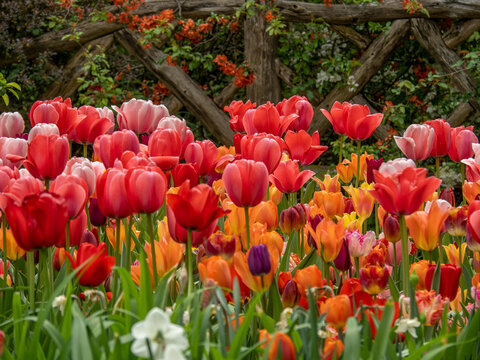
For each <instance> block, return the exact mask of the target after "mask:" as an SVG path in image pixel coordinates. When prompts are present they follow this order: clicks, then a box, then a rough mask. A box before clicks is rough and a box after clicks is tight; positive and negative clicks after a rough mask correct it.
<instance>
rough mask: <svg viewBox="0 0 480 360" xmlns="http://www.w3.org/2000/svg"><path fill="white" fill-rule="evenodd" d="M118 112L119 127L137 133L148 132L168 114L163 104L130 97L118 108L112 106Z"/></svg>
mask: <svg viewBox="0 0 480 360" xmlns="http://www.w3.org/2000/svg"><path fill="white" fill-rule="evenodd" d="M112 108H113V109H114V110H115V111H116V112H117V113H118V115H117V122H118V126H119V127H120V129H128V130H132V131H133V132H135V133H137V134H145V133H147V134H150V133H152V132H153V131H154V130H155V129H156V128H157V126H158V123H159V122H160V120H161V119H162V118H164V117H165V116H168V115H169V114H168V110H167V108H166V107H165V106H164V105H154V104H153V103H152V102H151V101H150V100H148V101H145V100H137V99H131V100H130V101H128V102H124V103H123V104H122V106H121V107H120V108H118V107H117V106H112Z"/></svg>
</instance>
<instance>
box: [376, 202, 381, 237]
mask: <svg viewBox="0 0 480 360" xmlns="http://www.w3.org/2000/svg"><path fill="white" fill-rule="evenodd" d="M379 231H380V225H379V223H378V203H377V202H376V201H375V234H376V235H377V237H378V234H379Z"/></svg>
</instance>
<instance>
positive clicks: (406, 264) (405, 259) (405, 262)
mask: <svg viewBox="0 0 480 360" xmlns="http://www.w3.org/2000/svg"><path fill="white" fill-rule="evenodd" d="M400 231H401V234H402V240H401V241H402V277H403V278H402V282H403V292H404V294H405V296H407V297H408V296H409V293H410V291H409V271H410V257H409V254H408V233H407V224H406V223H405V215H400Z"/></svg>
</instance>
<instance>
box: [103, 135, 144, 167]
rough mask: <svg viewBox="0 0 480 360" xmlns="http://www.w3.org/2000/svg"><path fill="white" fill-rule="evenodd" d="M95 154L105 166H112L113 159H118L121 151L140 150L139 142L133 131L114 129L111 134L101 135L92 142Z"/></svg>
mask: <svg viewBox="0 0 480 360" xmlns="http://www.w3.org/2000/svg"><path fill="white" fill-rule="evenodd" d="M93 150H94V151H95V154H97V155H98V157H100V159H101V160H102V162H103V164H104V165H105V167H106V168H111V167H113V165H114V163H115V160H116V159H120V158H121V156H122V154H123V152H124V151H127V150H131V151H133V152H134V153H135V154H136V153H138V152H139V151H140V144H139V142H138V138H137V136H136V135H135V133H134V132H133V131H131V130H122V131H115V132H114V133H113V134H111V135H101V136H99V137H97V138H96V140H95V143H94V144H93Z"/></svg>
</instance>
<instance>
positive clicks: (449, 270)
mask: <svg viewBox="0 0 480 360" xmlns="http://www.w3.org/2000/svg"><path fill="white" fill-rule="evenodd" d="M435 268H436V266H435V265H430V266H429V268H428V271H427V275H426V277H425V283H426V285H427V289H428V290H430V289H431V288H432V282H433V274H434V272H435ZM461 275H462V268H461V267H459V266H455V265H452V264H442V265H440V289H438V293H439V294H440V295H442V297H443V298H449V299H450V300H451V301H453V300H454V299H455V297H456V296H457V291H458V286H459V283H460V276H461Z"/></svg>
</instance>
